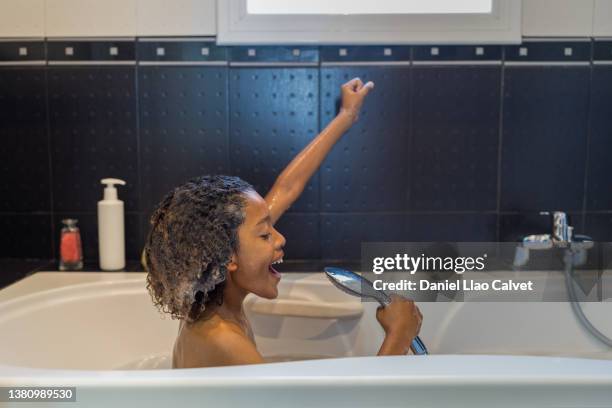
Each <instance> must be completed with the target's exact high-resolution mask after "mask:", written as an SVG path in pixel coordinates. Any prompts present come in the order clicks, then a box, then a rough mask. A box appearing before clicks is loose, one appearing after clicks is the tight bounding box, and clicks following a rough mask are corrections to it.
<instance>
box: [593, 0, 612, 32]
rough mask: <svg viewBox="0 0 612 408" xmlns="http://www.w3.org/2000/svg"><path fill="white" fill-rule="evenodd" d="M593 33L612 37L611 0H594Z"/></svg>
mask: <svg viewBox="0 0 612 408" xmlns="http://www.w3.org/2000/svg"><path fill="white" fill-rule="evenodd" d="M593 35H594V36H596V37H612V0H595V11H594V18H593Z"/></svg>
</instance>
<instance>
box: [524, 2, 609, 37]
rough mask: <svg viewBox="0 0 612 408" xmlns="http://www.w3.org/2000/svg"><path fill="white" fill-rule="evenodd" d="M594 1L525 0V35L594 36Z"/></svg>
mask: <svg viewBox="0 0 612 408" xmlns="http://www.w3.org/2000/svg"><path fill="white" fill-rule="evenodd" d="M593 1H594V0H523V36H525V37H554V36H578V37H588V36H591V34H592V32H593ZM607 19H609V20H612V15H609V16H608V17H607Z"/></svg>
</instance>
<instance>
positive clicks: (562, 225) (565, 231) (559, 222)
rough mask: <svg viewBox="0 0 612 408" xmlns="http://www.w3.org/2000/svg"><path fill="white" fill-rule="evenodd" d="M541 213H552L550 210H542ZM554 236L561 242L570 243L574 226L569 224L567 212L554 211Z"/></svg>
mask: <svg viewBox="0 0 612 408" xmlns="http://www.w3.org/2000/svg"><path fill="white" fill-rule="evenodd" d="M540 215H550V212H549V211H541V212H540ZM552 218H553V219H552V236H553V239H554V240H555V241H557V242H560V243H568V242H571V240H572V235H573V227H571V226H570V225H569V221H568V220H567V214H566V213H565V212H563V211H553V213H552Z"/></svg>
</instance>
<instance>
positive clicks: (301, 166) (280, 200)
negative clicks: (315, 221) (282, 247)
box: [265, 78, 374, 224]
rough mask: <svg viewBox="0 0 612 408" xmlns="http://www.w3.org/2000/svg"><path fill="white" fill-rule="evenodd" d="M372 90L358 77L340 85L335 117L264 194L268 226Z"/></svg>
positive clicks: (290, 201)
mask: <svg viewBox="0 0 612 408" xmlns="http://www.w3.org/2000/svg"><path fill="white" fill-rule="evenodd" d="M372 88H374V83H373V82H368V83H367V84H365V85H364V84H363V82H362V81H361V80H360V79H359V78H353V79H352V80H350V81H349V82H347V83H345V84H344V85H342V108H341V109H340V113H338V116H336V117H335V118H334V120H332V121H331V122H330V123H329V125H327V127H326V128H325V129H323V131H322V132H321V133H319V135H318V136H317V137H316V138H314V139H313V140H312V142H310V143H309V144H308V146H306V147H305V148H304V149H303V150H302V151H301V152H300V153H299V154H298V155H297V156H296V157H295V158H294V159H293V160H292V161H291V163H289V165H288V166H287V167H286V168H285V169H284V170H283V172H282V173H281V174H280V175H279V176H278V178H277V179H276V181H275V182H274V185H273V186H272V188H271V189H270V191H269V192H268V194H266V197H265V200H266V203H267V204H268V208H269V210H270V217H271V218H272V224H274V223H276V221H277V220H278V219H279V218H280V216H281V215H283V213H284V212H285V211H287V209H288V208H289V207H290V206H291V204H293V202H294V201H295V200H297V199H298V197H299V196H300V194H302V191H304V187H305V186H306V183H307V182H308V180H309V179H310V177H312V175H313V174H314V173H315V171H317V169H318V168H319V166H320V165H321V163H322V162H323V160H324V159H325V157H326V156H327V154H328V153H329V151H330V150H331V148H332V147H333V146H334V144H335V143H336V142H337V141H338V139H340V137H341V136H342V135H343V134H344V132H346V131H347V130H348V129H349V128H350V127H351V125H352V124H353V123H355V121H357V118H358V115H359V110H360V109H361V105H362V104H363V100H364V98H365V96H366V95H367V94H368V92H369V91H370V90H371V89H372Z"/></svg>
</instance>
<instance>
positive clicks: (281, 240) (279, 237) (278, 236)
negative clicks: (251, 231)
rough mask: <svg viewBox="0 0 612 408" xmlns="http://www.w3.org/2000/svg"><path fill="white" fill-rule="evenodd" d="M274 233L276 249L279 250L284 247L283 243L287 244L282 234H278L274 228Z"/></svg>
mask: <svg viewBox="0 0 612 408" xmlns="http://www.w3.org/2000/svg"><path fill="white" fill-rule="evenodd" d="M274 232H275V233H276V247H277V248H279V249H280V248H282V247H284V246H285V243H286V242H287V240H286V239H285V237H284V236H283V234H281V233H280V232H278V230H277V229H276V228H275V229H274Z"/></svg>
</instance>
